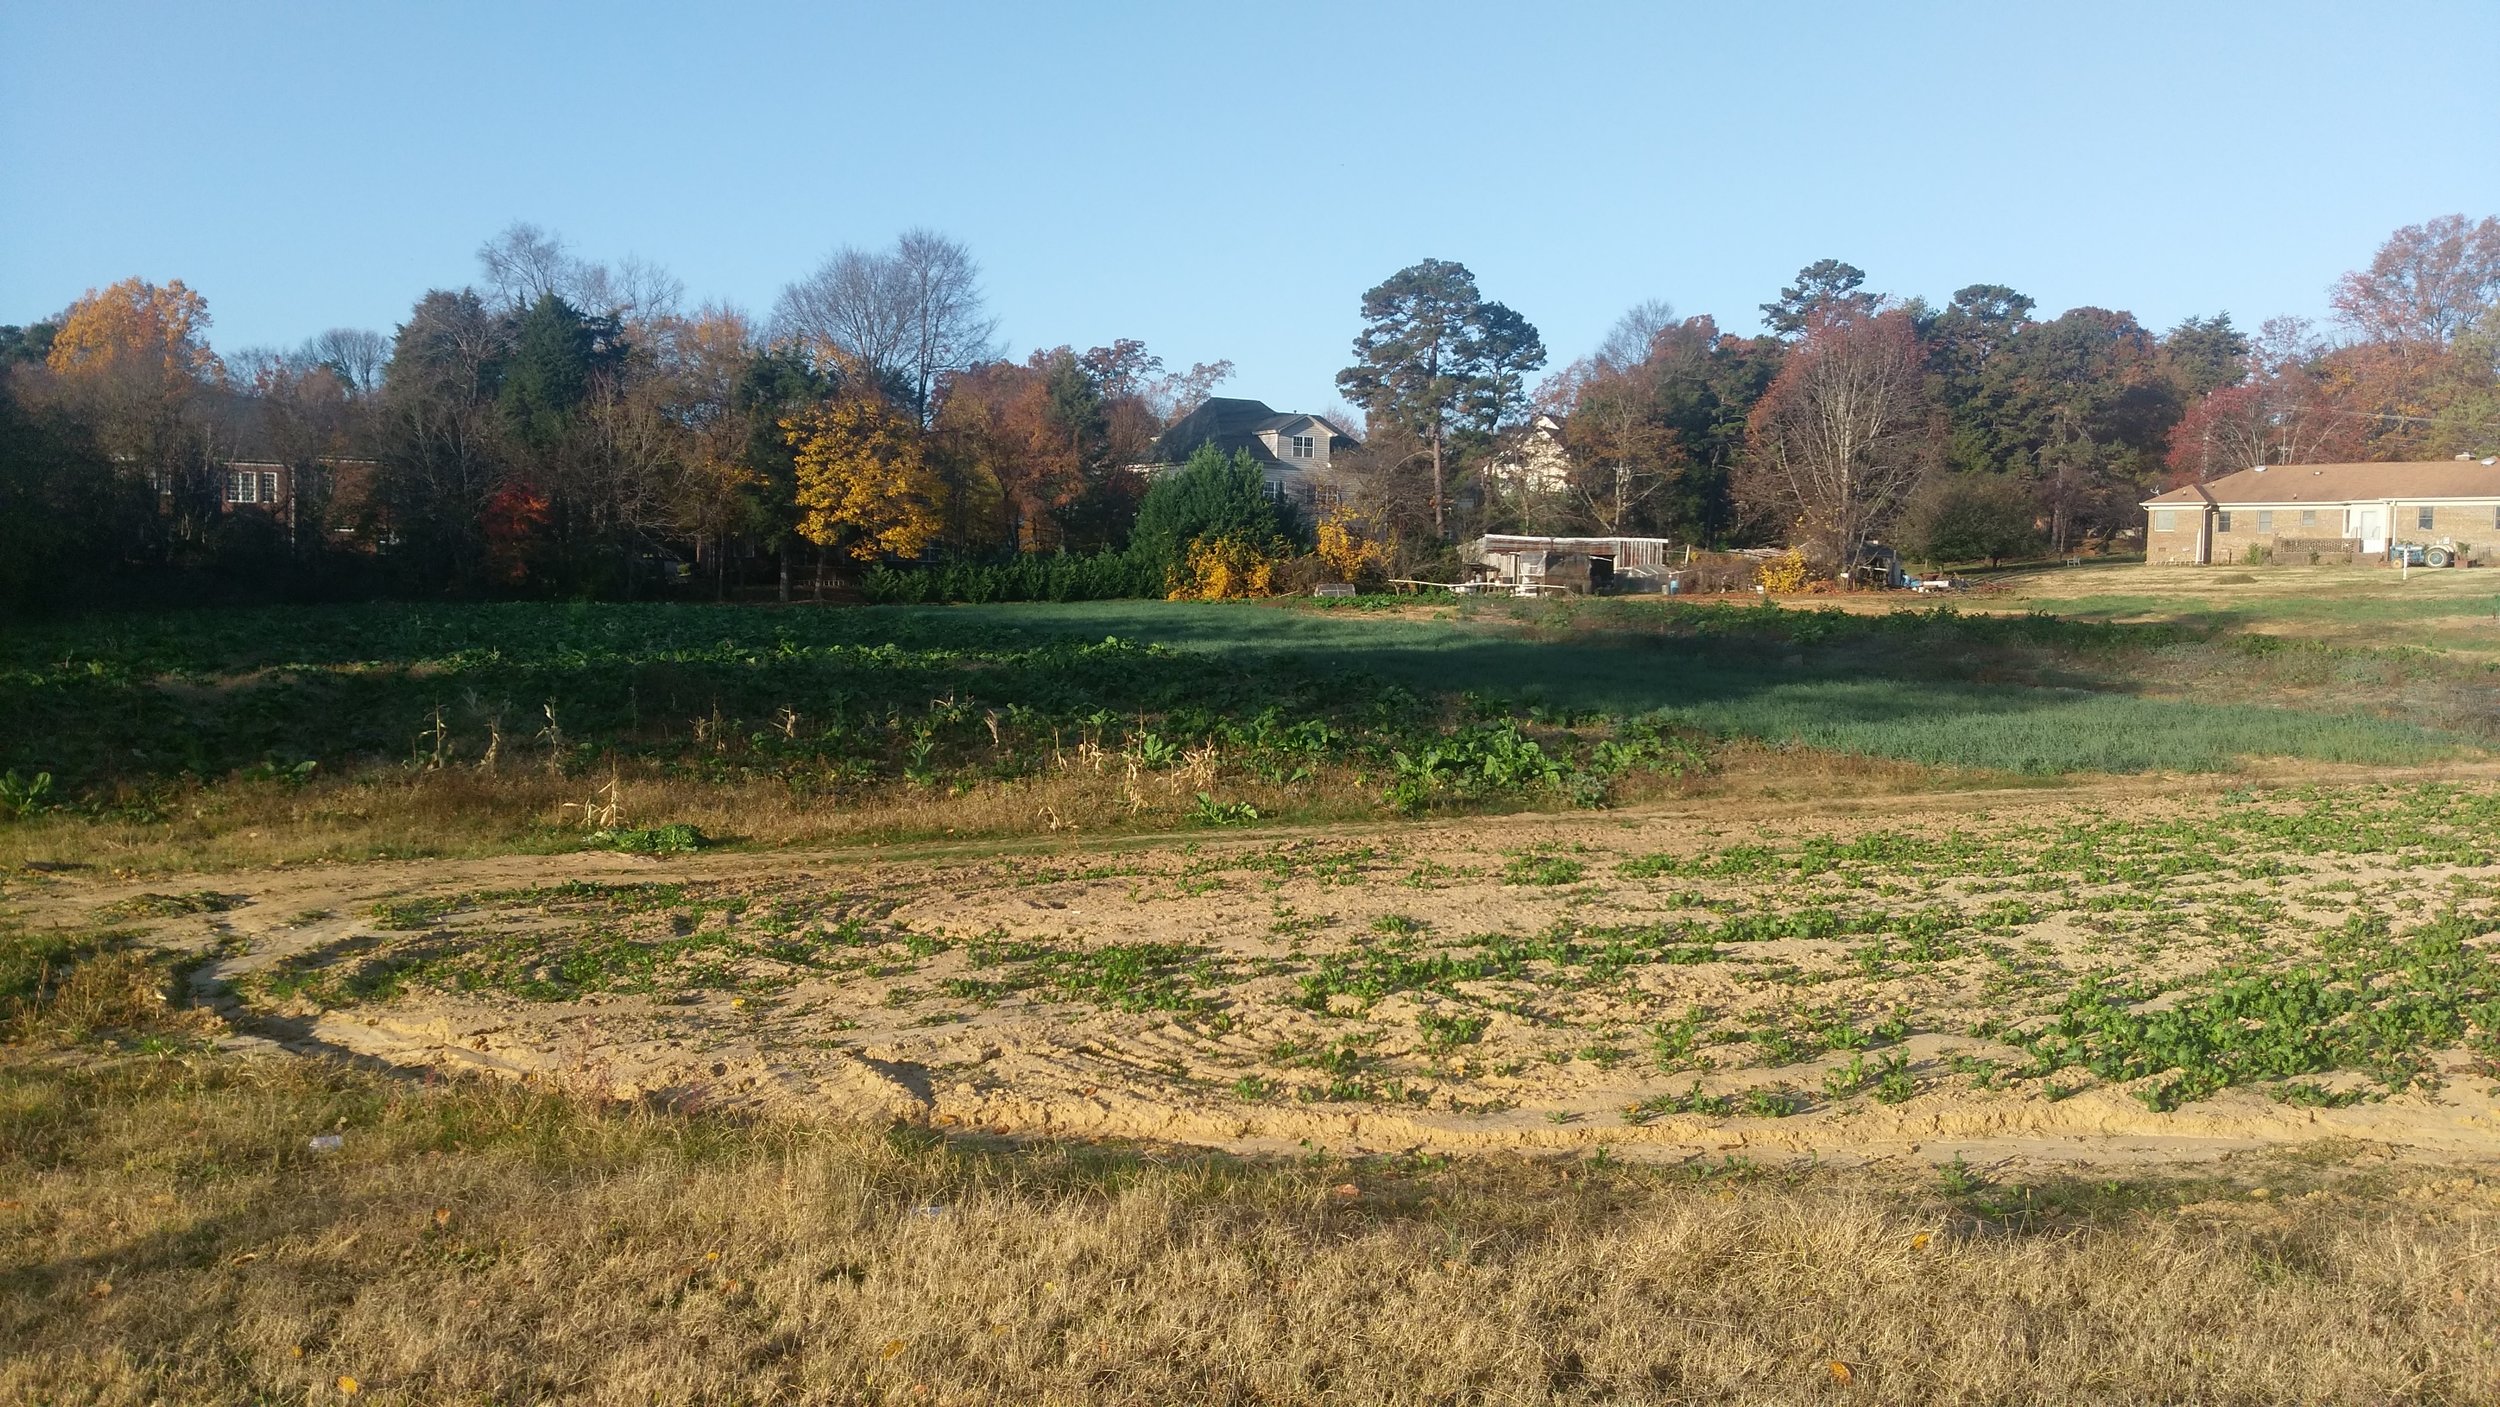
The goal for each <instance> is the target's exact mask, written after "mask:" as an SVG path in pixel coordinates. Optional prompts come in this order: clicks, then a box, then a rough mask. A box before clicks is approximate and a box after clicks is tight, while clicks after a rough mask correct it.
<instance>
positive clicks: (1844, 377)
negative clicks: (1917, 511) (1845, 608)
mask: <svg viewBox="0 0 2500 1407" xmlns="http://www.w3.org/2000/svg"><path fill="white" fill-rule="evenodd" d="M1928 422H1929V417H1928V415H1927V404H1926V389H1925V377H1924V374H1923V364H1922V360H1921V356H1920V351H1919V343H1918V332H1917V329H1916V328H1915V327H1914V326H1913V325H1912V323H1911V321H1910V318H1909V315H1908V314H1907V313H1902V312H1892V313H1884V314H1881V315H1878V316H1873V317H1852V318H1847V319H1833V320H1828V321H1825V322H1822V323H1820V324H1819V325H1817V326H1815V327H1814V328H1813V329H1812V330H1811V331H1809V332H1808V333H1807V334H1806V335H1805V337H1804V339H1803V340H1802V341H1801V342H1799V343H1798V345H1797V348H1796V350H1795V351H1793V352H1792V353H1791V354H1790V356H1789V359H1788V364H1787V365H1786V366H1784V367H1783V368H1781V370H1780V374H1779V376H1778V378H1777V379H1776V380H1774V381H1773V382H1772V383H1771V388H1770V390H1769V391H1768V392H1766V393H1765V394H1764V395H1763V397H1762V400H1761V401H1760V402H1759V403H1758V404H1756V405H1755V407H1754V411H1753V417H1752V422H1751V426H1750V430H1751V447H1750V450H1749V452H1748V454H1747V456H1746V465H1745V473H1744V476H1743V479H1742V481H1741V484H1742V489H1743V496H1744V497H1745V498H1746V499H1747V500H1748V501H1749V503H1750V504H1751V505H1752V506H1754V507H1755V508H1757V509H1759V510H1763V511H1766V512H1768V513H1770V514H1774V515H1777V517H1779V518H1780V519H1783V520H1785V521H1786V522H1787V523H1788V524H1790V525H1791V528H1792V539H1791V540H1792V541H1793V542H1795V543H1796V545H1797V546H1799V547H1800V548H1802V549H1804V550H1806V551H1807V553H1808V555H1809V556H1813V557H1816V558H1818V559H1819V560H1821V561H1823V562H1825V563H1828V564H1831V565H1834V566H1838V567H1843V568H1845V567H1846V566H1848V565H1849V563H1850V562H1851V561H1852V560H1853V559H1854V558H1855V557H1856V555H1857V550H1858V547H1859V544H1861V543H1863V542H1865V541H1866V540H1867V538H1868V537H1869V536H1871V535H1872V534H1874V533H1876V532H1877V531H1880V530H1881V529H1882V528H1883V527H1884V525H1885V524H1886V523H1887V522H1888V521H1889V520H1890V518H1891V516H1892V514H1893V513H1894V512H1895V511H1896V510H1898V509H1899V507H1900V505H1901V501H1902V499H1903V498H1904V497H1906V496H1907V495H1908V494H1909V492H1910V490H1911V489H1912V488H1913V487H1915V486H1916V485H1917V483H1918V480H1919V476H1920V475H1921V474H1923V473H1924V472H1925V471H1926V469H1927V466H1928V463H1929V460H1930V459H1931V458H1932V449H1933V446H1932V445H1931V444H1930V443H1929V442H1928V440H1929V436H1928V429H1929V424H1928Z"/></svg>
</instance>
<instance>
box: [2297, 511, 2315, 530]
mask: <svg viewBox="0 0 2500 1407" xmlns="http://www.w3.org/2000/svg"><path fill="white" fill-rule="evenodd" d="M2300 525H2301V526H2302V527H2304V528H2314V527H2316V526H2317V525H2318V510H2317V509H2315V508H2303V509H2302V510H2300Z"/></svg>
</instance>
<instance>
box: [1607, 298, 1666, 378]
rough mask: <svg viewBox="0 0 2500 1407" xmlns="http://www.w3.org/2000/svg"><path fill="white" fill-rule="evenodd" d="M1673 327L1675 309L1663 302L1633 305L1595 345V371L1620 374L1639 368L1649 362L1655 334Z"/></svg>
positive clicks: (1656, 338) (1659, 300) (1656, 301)
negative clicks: (1601, 340)
mask: <svg viewBox="0 0 2500 1407" xmlns="http://www.w3.org/2000/svg"><path fill="white" fill-rule="evenodd" d="M1675 325H1676V317H1675V308H1674V307H1673V305H1671V304H1669V303H1668V302H1667V300H1666V299H1664V298H1648V299H1643V300H1642V301H1641V302H1638V303H1635V304H1633V305H1632V306H1631V307H1629V308H1626V309H1625V310H1624V313H1623V316H1622V317H1619V318H1616V319H1615V325H1614V326H1613V327H1611V328H1608V329H1607V330H1606V340H1605V341H1603V342H1600V343H1598V344H1597V355H1596V358H1595V361H1596V364H1597V368H1598V369H1600V370H1607V371H1621V370H1623V369H1624V368H1626V367H1634V366H1639V365H1640V364H1641V363H1643V362H1645V361H1648V360H1649V349H1650V347H1651V345H1652V344H1653V343H1655V342H1656V341H1657V340H1658V334H1659V333H1662V332H1664V331H1666V330H1667V329H1668V328H1670V327H1673V326H1675Z"/></svg>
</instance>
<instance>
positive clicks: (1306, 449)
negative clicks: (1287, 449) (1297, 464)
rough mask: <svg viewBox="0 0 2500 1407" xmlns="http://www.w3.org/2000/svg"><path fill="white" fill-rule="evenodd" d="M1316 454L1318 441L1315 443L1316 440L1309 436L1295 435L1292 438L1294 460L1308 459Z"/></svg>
mask: <svg viewBox="0 0 2500 1407" xmlns="http://www.w3.org/2000/svg"><path fill="white" fill-rule="evenodd" d="M1318 452H1319V443H1318V441H1317V440H1316V439H1314V438H1313V437H1312V436H1309V435H1296V436H1294V437H1293V457H1294V458H1296V459H1308V458H1310V457H1311V456H1312V455H1314V454H1316V453H1318Z"/></svg>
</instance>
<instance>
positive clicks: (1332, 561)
mask: <svg viewBox="0 0 2500 1407" xmlns="http://www.w3.org/2000/svg"><path fill="white" fill-rule="evenodd" d="M1313 550H1314V551H1315V552H1316V553H1317V555H1318V557H1319V560H1320V562H1321V564H1322V565H1324V566H1326V567H1327V568H1328V570H1329V571H1330V572H1331V573H1333V574H1334V575H1335V576H1336V578H1337V580H1339V581H1355V582H1362V581H1377V580H1379V579H1380V577H1381V576H1382V574H1383V573H1384V572H1385V571H1386V567H1385V566H1384V558H1383V557H1382V555H1381V551H1380V544H1379V543H1377V542H1375V541H1373V540H1372V539H1370V538H1368V537H1366V536H1364V535H1363V524H1362V521H1361V520H1360V519H1359V518H1357V517H1356V516H1355V513H1354V510H1353V509H1352V508H1349V507H1347V506H1346V505H1344V504H1342V503H1341V504H1339V505H1337V506H1336V507H1335V508H1332V509H1330V510H1328V515H1327V516H1326V517H1324V518H1322V519H1320V520H1319V534H1318V544H1317V546H1316V547H1315V548H1314V549H1313Z"/></svg>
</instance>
